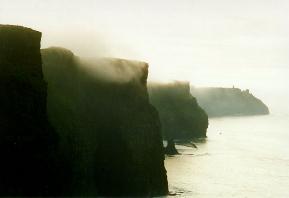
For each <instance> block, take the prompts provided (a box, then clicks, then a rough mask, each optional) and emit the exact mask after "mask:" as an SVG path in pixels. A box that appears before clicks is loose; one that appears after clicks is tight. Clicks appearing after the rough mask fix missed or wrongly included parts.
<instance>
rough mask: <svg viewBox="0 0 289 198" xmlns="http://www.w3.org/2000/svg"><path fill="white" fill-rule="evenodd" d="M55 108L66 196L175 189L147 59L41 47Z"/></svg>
mask: <svg viewBox="0 0 289 198" xmlns="http://www.w3.org/2000/svg"><path fill="white" fill-rule="evenodd" d="M42 59H43V68H44V75H45V79H46V80H47V82H48V112H49V117H50V120H51V122H52V123H53V125H54V126H55V128H56V130H57V132H58V134H59V136H60V147H61V148H60V150H61V154H60V155H61V156H62V159H63V160H64V164H67V168H66V174H64V175H67V176H68V178H69V179H68V181H70V182H69V185H67V186H66V189H65V190H64V192H65V193H64V195H67V196H69V195H75V196H88V195H89V196H156V195H165V194H167V193H168V186H167V178H166V171H165V168H164V153H163V147H162V136H161V129H160V127H161V126H160V120H159V116H158V112H157V111H156V109H155V108H154V107H153V106H152V105H150V103H149V98H148V93H147V85H146V80H147V75H148V65H147V64H146V63H143V62H137V61H128V60H122V59H111V58H102V59H90V60H88V59H86V60H85V59H82V58H79V57H76V56H74V54H73V53H72V52H70V51H68V50H66V49H61V48H49V49H44V50H42Z"/></svg>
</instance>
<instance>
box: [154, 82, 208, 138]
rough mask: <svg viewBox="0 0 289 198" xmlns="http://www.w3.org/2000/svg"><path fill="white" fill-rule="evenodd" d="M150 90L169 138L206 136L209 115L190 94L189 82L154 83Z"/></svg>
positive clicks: (165, 133)
mask: <svg viewBox="0 0 289 198" xmlns="http://www.w3.org/2000/svg"><path fill="white" fill-rule="evenodd" d="M148 90H149V96H150V101H151V103H152V104H153V105H154V106H155V107H156V109H157V110H158V111H159V114H160V118H161V123H162V130H163V134H164V137H165V138H166V139H167V140H170V139H191V138H199V137H206V131H207V128H208V116H207V114H206V112H205V111H204V110H203V109H202V108H201V107H200V106H199V105H198V103H197V100H196V99H195V98H194V97H193V96H192V95H191V94H190V84H189V83H186V82H175V83H168V84H156V83H152V84H149V86H148Z"/></svg>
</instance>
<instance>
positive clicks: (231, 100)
mask: <svg viewBox="0 0 289 198" xmlns="http://www.w3.org/2000/svg"><path fill="white" fill-rule="evenodd" d="M191 93H192V95H193V96H195V97H196V98H197V100H198V102H199V104H200V106H201V107H202V108H204V109H205V111H206V112H207V113H208V115H209V117H220V116H244V115H263V114H269V109H268V107H267V106H266V105H265V104H264V103H263V102H262V101H261V100H260V99H258V98H256V97H255V96H254V95H253V94H251V93H250V92H249V90H245V91H242V90H241V89H238V88H211V87H208V88H192V89H191Z"/></svg>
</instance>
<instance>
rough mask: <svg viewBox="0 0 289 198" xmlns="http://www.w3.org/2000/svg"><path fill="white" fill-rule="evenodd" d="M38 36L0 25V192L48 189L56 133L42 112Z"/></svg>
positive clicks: (43, 86) (40, 193) (43, 94)
mask: <svg viewBox="0 0 289 198" xmlns="http://www.w3.org/2000/svg"><path fill="white" fill-rule="evenodd" d="M40 40H41V33H40V32H37V31H34V30H31V29H28V28H24V27H19V26H9V25H0V156H1V163H0V196H3V195H6V196H8V195H9V196H13V195H22V196H31V195H38V196H43V195H48V193H49V192H50V191H53V190H52V189H53V188H52V186H51V180H52V178H53V174H54V173H55V172H54V167H53V164H54V163H53V157H52V156H53V155H54V154H55V153H54V151H55V146H56V136H55V133H54V131H53V129H52V127H51V126H50V124H49V123H48V119H47V114H46V83H45V81H44V79H43V74H42V67H41V54H40ZM54 190H55V189H54Z"/></svg>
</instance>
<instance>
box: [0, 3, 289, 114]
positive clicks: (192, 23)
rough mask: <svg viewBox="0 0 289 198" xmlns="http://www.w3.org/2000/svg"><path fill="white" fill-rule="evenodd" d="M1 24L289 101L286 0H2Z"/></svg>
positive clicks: (46, 42)
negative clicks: (23, 27)
mask: <svg viewBox="0 0 289 198" xmlns="http://www.w3.org/2000/svg"><path fill="white" fill-rule="evenodd" d="M0 23H1V24H18V25H24V26H28V27H31V28H33V29H36V30H39V31H41V32H42V33H43V37H42V47H43V48H45V47H49V46H62V47H65V48H68V49H70V50H72V51H73V52H74V53H75V54H76V55H79V56H88V57H95V56H113V57H119V58H127V59H135V60H142V61H146V62H148V63H149V64H150V74H149V79H150V80H152V81H156V80H158V81H168V80H187V81H190V82H191V83H192V84H193V85H195V86H224V87H232V86H233V85H234V86H235V87H240V88H242V89H247V88H248V89H250V90H252V92H253V93H256V95H257V96H259V97H261V98H264V100H265V101H268V102H269V103H272V101H275V102H276V100H277V99H279V100H281V99H282V98H283V99H284V101H285V100H287V99H289V85H288V84H289V80H288V79H289V78H288V77H289V1H288V0H218V1H217V0H154V1H152V0H122V1H121V0H105V1H100V0H81V1H80V0H25V1H24V0H0ZM277 103H278V102H277ZM288 112H289V111H288Z"/></svg>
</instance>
